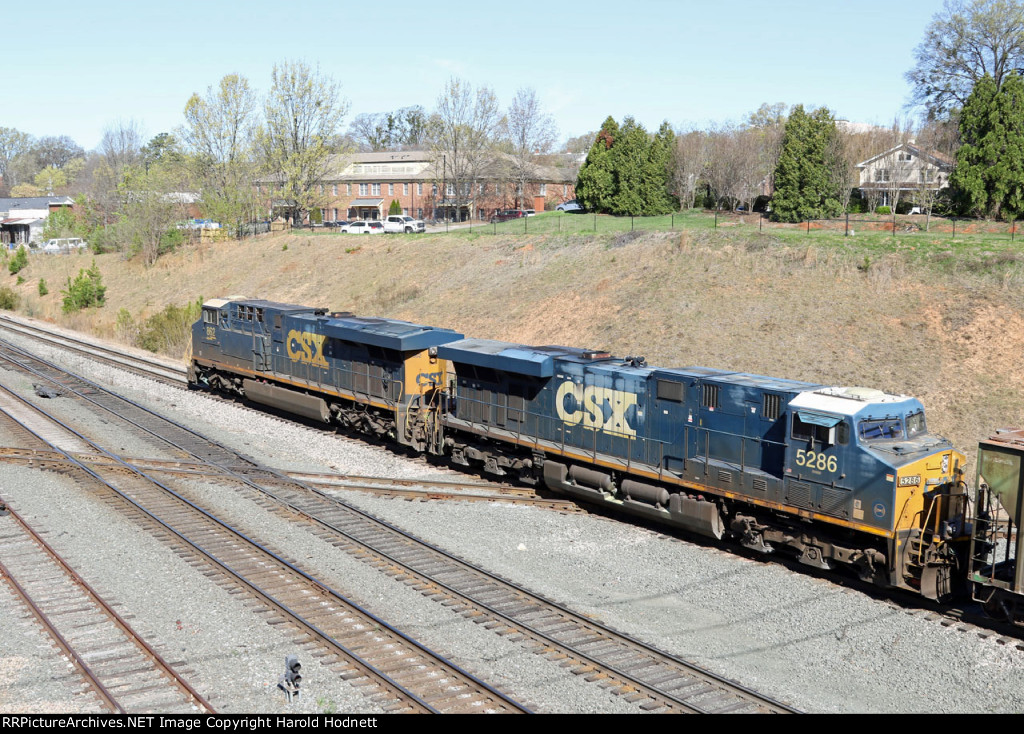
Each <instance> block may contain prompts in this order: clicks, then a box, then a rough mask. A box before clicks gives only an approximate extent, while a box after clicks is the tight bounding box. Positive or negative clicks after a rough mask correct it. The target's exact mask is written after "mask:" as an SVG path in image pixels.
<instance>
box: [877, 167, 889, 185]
mask: <svg viewBox="0 0 1024 734" xmlns="http://www.w3.org/2000/svg"><path fill="white" fill-rule="evenodd" d="M888 180H889V169H888V168H876V169H875V183H885V182H886V181H888Z"/></svg>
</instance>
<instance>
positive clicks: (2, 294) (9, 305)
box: [0, 285, 18, 311]
mask: <svg viewBox="0 0 1024 734" xmlns="http://www.w3.org/2000/svg"><path fill="white" fill-rule="evenodd" d="M17 307H18V294H17V293H15V292H14V291H13V290H12V289H11V287H10V286H6V285H5V286H4V287H3V288H0V308H2V309H3V310H5V311H13V310H14V309H16V308H17Z"/></svg>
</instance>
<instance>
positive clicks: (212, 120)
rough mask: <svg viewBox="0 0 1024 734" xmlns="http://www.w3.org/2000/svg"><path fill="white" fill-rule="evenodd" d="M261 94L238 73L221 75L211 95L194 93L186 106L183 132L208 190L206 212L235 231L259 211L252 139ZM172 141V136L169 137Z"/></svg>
mask: <svg viewBox="0 0 1024 734" xmlns="http://www.w3.org/2000/svg"><path fill="white" fill-rule="evenodd" d="M256 106H257V102H256V94H255V92H253V91H252V89H250V87H249V81H248V80H247V79H246V78H245V77H243V76H239V75H237V74H229V75H227V76H225V77H224V78H223V79H221V80H220V84H219V85H218V87H217V89H213V88H208V89H207V90H206V96H205V97H200V96H199V95H198V94H193V95H192V97H191V98H190V99H189V101H188V103H187V104H186V105H185V125H184V126H183V127H182V128H181V129H180V133H179V135H180V137H181V139H182V141H183V142H184V144H185V146H186V148H187V150H188V152H189V156H188V159H187V163H188V167H189V170H190V172H191V173H192V175H193V177H194V180H195V181H196V182H197V184H198V186H199V188H200V189H201V190H202V192H203V213H204V214H205V215H206V216H207V217H210V218H212V219H215V220H217V221H219V222H221V223H222V224H224V225H225V226H230V227H231V228H232V229H233V230H234V231H235V233H236V234H237V233H239V232H240V231H241V226H242V224H243V223H244V222H247V221H249V220H251V219H252V215H253V211H254V210H255V204H256V201H255V191H254V189H253V162H252V143H253V134H254V125H255V119H254V116H255V112H256ZM164 142H166V141H164Z"/></svg>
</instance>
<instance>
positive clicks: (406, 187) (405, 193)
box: [402, 184, 409, 196]
mask: <svg viewBox="0 0 1024 734" xmlns="http://www.w3.org/2000/svg"><path fill="white" fill-rule="evenodd" d="M408 195H409V184H402V196H408Z"/></svg>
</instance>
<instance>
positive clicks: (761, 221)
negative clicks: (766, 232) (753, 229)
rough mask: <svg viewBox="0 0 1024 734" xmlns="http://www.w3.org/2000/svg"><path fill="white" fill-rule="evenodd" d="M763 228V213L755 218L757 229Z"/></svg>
mask: <svg viewBox="0 0 1024 734" xmlns="http://www.w3.org/2000/svg"><path fill="white" fill-rule="evenodd" d="M763 229H764V214H762V215H761V216H759V217H758V218H757V231H758V232H760V231H762V230H763Z"/></svg>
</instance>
